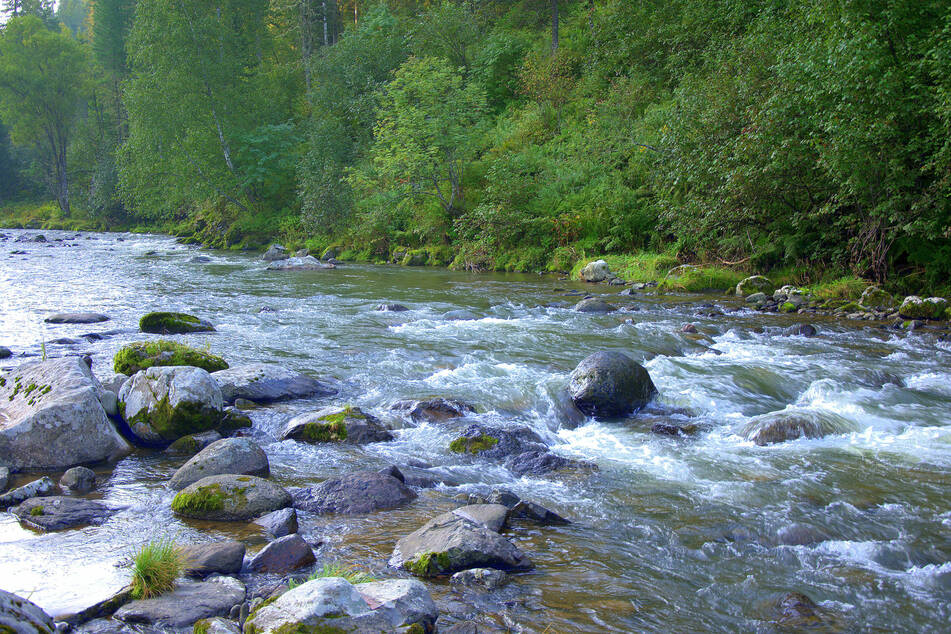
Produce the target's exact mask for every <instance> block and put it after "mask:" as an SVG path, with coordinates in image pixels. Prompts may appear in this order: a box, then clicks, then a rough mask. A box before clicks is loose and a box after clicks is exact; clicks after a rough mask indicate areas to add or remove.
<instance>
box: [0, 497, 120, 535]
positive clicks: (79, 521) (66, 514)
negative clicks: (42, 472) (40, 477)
mask: <svg viewBox="0 0 951 634" xmlns="http://www.w3.org/2000/svg"><path fill="white" fill-rule="evenodd" d="M117 510H118V509H115V508H111V507H108V506H106V505H105V504H102V503H100V502H96V501H94V500H86V499H84V498H74V497H64V496H48V497H38V498H30V499H28V500H26V501H24V502H23V503H21V504H20V505H19V506H16V507H14V508H12V509H10V512H11V513H13V514H14V515H16V517H17V519H18V520H19V521H20V523H21V524H24V525H26V526H29V527H30V528H33V529H36V530H40V531H50V532H51V531H62V530H66V529H67V528H76V527H78V526H98V525H99V524H102V523H103V522H105V521H106V520H108V519H109V518H110V517H112V516H113V515H114V514H115V513H116V512H117Z"/></svg>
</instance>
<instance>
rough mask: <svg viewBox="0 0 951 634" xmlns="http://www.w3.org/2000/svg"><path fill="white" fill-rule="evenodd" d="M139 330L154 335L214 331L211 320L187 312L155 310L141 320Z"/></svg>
mask: <svg viewBox="0 0 951 634" xmlns="http://www.w3.org/2000/svg"><path fill="white" fill-rule="evenodd" d="M139 330H141V331H142V332H148V333H151V334H153V335H183V334H186V333H189V332H214V331H215V327H214V326H212V325H211V322H208V321H205V320H204V319H199V318H198V317H195V316H194V315H189V314H187V313H169V312H155V313H148V314H147V315H144V316H143V317H142V319H140V320H139Z"/></svg>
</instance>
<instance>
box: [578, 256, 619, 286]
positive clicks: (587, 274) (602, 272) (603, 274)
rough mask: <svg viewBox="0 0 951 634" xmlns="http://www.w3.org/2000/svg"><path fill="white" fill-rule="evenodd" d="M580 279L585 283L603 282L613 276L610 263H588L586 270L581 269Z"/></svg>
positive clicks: (602, 261)
mask: <svg viewBox="0 0 951 634" xmlns="http://www.w3.org/2000/svg"><path fill="white" fill-rule="evenodd" d="M580 277H581V279H582V280H584V281H585V282H603V281H604V280H606V279H608V278H609V277H613V276H612V275H611V268H610V267H609V266H608V263H607V262H605V261H604V260H595V261H594V262H588V263H587V264H586V265H585V266H584V268H582V269H581V272H580Z"/></svg>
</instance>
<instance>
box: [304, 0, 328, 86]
mask: <svg viewBox="0 0 951 634" xmlns="http://www.w3.org/2000/svg"><path fill="white" fill-rule="evenodd" d="M321 6H323V9H324V46H328V45H329V44H330V41H329V40H328V39H327V0H324V1H323V3H321ZM307 88H308V89H309V88H310V83H309V81H308V84H307Z"/></svg>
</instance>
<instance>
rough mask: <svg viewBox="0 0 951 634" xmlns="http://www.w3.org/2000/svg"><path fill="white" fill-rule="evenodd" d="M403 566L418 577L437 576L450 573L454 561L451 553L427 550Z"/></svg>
mask: <svg viewBox="0 0 951 634" xmlns="http://www.w3.org/2000/svg"><path fill="white" fill-rule="evenodd" d="M403 567H404V568H405V569H406V570H408V571H409V572H411V573H412V574H414V575H416V576H417V577H436V576H439V575H442V574H447V573H449V572H450V571H451V568H452V561H451V560H450V559H449V553H446V552H441V553H434V552H426V553H421V554H419V555H416V556H415V557H413V558H412V559H411V560H409V561H407V562H405V563H404V564H403Z"/></svg>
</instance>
